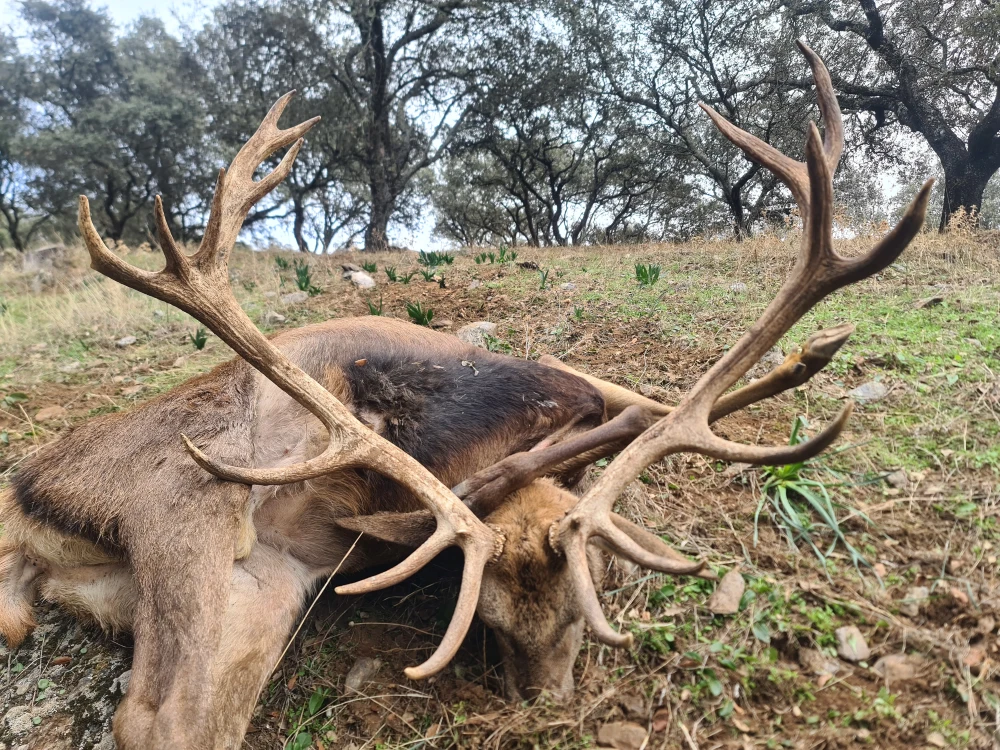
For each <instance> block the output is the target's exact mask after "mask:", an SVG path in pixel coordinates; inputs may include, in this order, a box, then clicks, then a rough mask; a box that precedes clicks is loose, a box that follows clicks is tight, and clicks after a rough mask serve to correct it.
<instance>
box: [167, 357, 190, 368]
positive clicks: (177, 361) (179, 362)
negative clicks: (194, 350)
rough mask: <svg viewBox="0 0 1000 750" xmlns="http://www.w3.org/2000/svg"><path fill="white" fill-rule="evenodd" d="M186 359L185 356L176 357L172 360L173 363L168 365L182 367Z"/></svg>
mask: <svg viewBox="0 0 1000 750" xmlns="http://www.w3.org/2000/svg"><path fill="white" fill-rule="evenodd" d="M187 361H188V359H187V357H178V358H177V359H175V360H174V363H173V364H172V365H170V366H171V367H183V366H184V365H186V364H187Z"/></svg>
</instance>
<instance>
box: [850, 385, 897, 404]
mask: <svg viewBox="0 0 1000 750" xmlns="http://www.w3.org/2000/svg"><path fill="white" fill-rule="evenodd" d="M847 395H848V396H849V397H850V398H853V399H854V400H855V401H860V402H861V403H863V404H873V403H875V402H876V401H881V400H882V399H884V398H885V397H886V396H888V395H889V386H887V385H886V384H885V383H883V382H882V381H880V380H871V381H869V382H867V383H862V384H861V385H859V386H858V387H857V388H855V389H854V390H853V391H850V392H849V393H848V394H847Z"/></svg>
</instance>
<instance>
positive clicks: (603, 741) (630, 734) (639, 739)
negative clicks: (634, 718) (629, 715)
mask: <svg viewBox="0 0 1000 750" xmlns="http://www.w3.org/2000/svg"><path fill="white" fill-rule="evenodd" d="M645 742H646V729H645V727H641V726H639V725H638V724H633V723H632V722H630V721H616V722H613V723H611V724H604V725H603V726H601V728H600V729H598V730H597V744H598V745H601V746H602V747H613V748H616V750H639V748H641V747H642V746H643V744H644V743H645Z"/></svg>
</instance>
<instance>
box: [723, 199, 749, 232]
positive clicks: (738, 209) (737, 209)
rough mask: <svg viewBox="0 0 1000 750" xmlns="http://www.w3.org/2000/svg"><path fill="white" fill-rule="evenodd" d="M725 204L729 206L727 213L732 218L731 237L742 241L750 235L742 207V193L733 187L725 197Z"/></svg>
mask: <svg viewBox="0 0 1000 750" xmlns="http://www.w3.org/2000/svg"><path fill="white" fill-rule="evenodd" d="M726 205H728V206H729V215H730V216H731V217H732V220H733V239H735V240H736V241H737V242H743V240H745V239H746V238H747V237H749V236H750V227H749V222H748V221H747V216H746V211H745V210H744V208H743V193H742V192H740V191H739V190H735V189H734V190H733V191H732V192H730V193H729V195H728V196H727V197H726Z"/></svg>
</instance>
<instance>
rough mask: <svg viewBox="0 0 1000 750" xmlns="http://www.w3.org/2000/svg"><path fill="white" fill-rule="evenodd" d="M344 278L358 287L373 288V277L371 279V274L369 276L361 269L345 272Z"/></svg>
mask: <svg viewBox="0 0 1000 750" xmlns="http://www.w3.org/2000/svg"><path fill="white" fill-rule="evenodd" d="M344 278H345V279H348V280H349V281H350V282H351V283H352V284H354V286H356V287H357V288H358V289H374V288H375V279H373V278H372V277H371V276H369V275H368V274H367V273H365V272H364V271H361V270H358V271H351V272H350V273H345V274H344Z"/></svg>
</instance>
